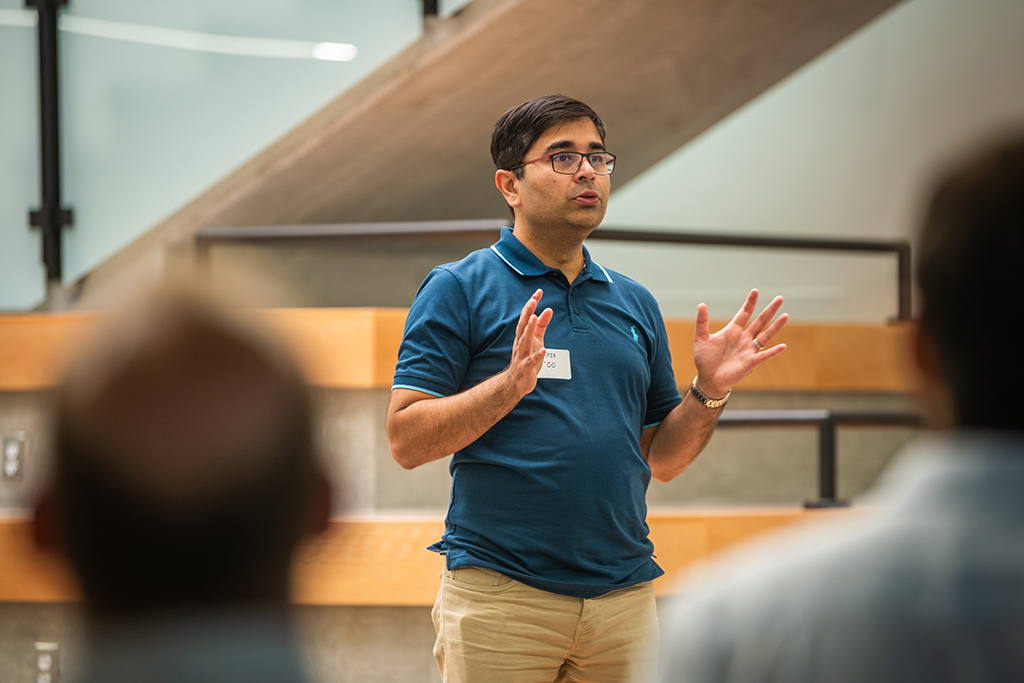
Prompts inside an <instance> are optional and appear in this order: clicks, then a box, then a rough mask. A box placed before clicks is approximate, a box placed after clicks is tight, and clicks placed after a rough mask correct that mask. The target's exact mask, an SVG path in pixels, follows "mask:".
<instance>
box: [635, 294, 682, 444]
mask: <svg viewBox="0 0 1024 683" xmlns="http://www.w3.org/2000/svg"><path fill="white" fill-rule="evenodd" d="M653 305H654V310H653V312H652V315H651V318H652V320H651V326H652V329H653V330H654V345H653V353H652V355H651V384H650V386H649V387H648V388H647V413H646V415H644V429H647V428H648V427H654V426H655V425H658V424H660V423H661V421H662V420H664V419H665V418H666V417H667V416H668V414H669V413H670V412H672V409H673V408H675V407H676V406H677V405H678V404H679V403H680V402H681V401H682V398H680V396H679V387H678V386H677V385H676V375H675V372H673V370H672V354H671V352H670V351H669V348H668V332H666V330H665V319H664V318H662V317H661V311H660V310H659V309H658V307H657V304H656V303H655V304H653Z"/></svg>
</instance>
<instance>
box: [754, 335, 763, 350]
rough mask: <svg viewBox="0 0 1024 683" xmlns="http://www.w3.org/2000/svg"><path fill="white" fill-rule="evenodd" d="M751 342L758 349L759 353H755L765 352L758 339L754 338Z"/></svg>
mask: <svg viewBox="0 0 1024 683" xmlns="http://www.w3.org/2000/svg"><path fill="white" fill-rule="evenodd" d="M751 341H753V342H754V348H756V349H757V351H755V353H758V352H761V351H764V346H763V345H762V344H761V342H759V341H757V337H754V338H753V339H752V340H751Z"/></svg>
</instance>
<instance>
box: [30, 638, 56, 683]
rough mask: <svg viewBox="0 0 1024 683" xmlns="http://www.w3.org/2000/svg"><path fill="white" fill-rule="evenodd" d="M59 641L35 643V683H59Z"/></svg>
mask: <svg viewBox="0 0 1024 683" xmlns="http://www.w3.org/2000/svg"><path fill="white" fill-rule="evenodd" d="M59 654H60V643H36V683H60V666H59V663H60V657H58V656H57V655H59Z"/></svg>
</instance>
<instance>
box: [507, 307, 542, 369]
mask: <svg viewBox="0 0 1024 683" xmlns="http://www.w3.org/2000/svg"><path fill="white" fill-rule="evenodd" d="M536 334H537V316H536V315H531V316H530V317H529V319H528V320H527V321H526V325H525V326H524V327H523V334H522V335H521V336H519V337H516V340H515V342H514V343H513V344H512V359H513V360H516V359H517V358H518V359H520V360H527V361H528V359H529V357H530V354H531V353H533V339H534V335H536Z"/></svg>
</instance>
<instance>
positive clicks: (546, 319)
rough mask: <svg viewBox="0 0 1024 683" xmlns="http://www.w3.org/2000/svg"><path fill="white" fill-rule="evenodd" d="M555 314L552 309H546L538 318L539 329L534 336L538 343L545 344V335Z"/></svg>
mask: <svg viewBox="0 0 1024 683" xmlns="http://www.w3.org/2000/svg"><path fill="white" fill-rule="evenodd" d="M554 314H555V312H554V311H552V310H551V309H550V308H545V309H544V311H543V312H542V313H541V314H540V316H538V317H537V328H536V331H535V332H534V335H535V336H536V338H537V342H538V343H540V344H543V343H544V333H545V332H547V330H548V323H550V322H551V317H552V316H553V315H554Z"/></svg>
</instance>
